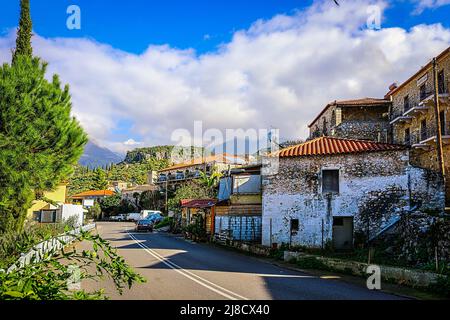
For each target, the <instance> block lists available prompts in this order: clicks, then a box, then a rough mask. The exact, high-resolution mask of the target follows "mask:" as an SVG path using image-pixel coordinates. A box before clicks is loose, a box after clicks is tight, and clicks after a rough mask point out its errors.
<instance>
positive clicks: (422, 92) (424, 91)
mask: <svg viewBox="0 0 450 320" xmlns="http://www.w3.org/2000/svg"><path fill="white" fill-rule="evenodd" d="M426 97H427V86H426V85H425V84H423V85H421V86H420V101H422V100H424V99H425V98H426Z"/></svg>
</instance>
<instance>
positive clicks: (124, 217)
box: [109, 214, 127, 222]
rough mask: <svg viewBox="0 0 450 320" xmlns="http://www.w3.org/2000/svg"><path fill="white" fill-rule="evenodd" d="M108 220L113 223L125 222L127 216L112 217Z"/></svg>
mask: <svg viewBox="0 0 450 320" xmlns="http://www.w3.org/2000/svg"><path fill="white" fill-rule="evenodd" d="M109 219H111V220H113V221H120V222H122V221H126V220H127V215H126V214H119V215H117V216H112V217H110V218H109Z"/></svg>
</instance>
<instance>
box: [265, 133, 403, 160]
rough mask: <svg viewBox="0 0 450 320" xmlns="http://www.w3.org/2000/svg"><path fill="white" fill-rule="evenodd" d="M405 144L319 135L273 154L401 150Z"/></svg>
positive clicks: (283, 155)
mask: <svg viewBox="0 0 450 320" xmlns="http://www.w3.org/2000/svg"><path fill="white" fill-rule="evenodd" d="M405 148H406V147H405V146H401V145H393V144H387V143H379V142H372V141H364V140H352V139H340V138H333V137H320V138H317V139H314V140H311V141H307V142H304V143H301V144H298V145H296V146H292V147H289V148H286V149H282V150H280V151H278V152H276V153H274V154H273V156H279V157H281V158H286V157H301V156H318V155H335V154H346V153H361V152H375V151H390V150H402V149H405Z"/></svg>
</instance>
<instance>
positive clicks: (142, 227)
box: [136, 219, 153, 232]
mask: <svg viewBox="0 0 450 320" xmlns="http://www.w3.org/2000/svg"><path fill="white" fill-rule="evenodd" d="M136 231H137V232H140V231H146V232H152V231H153V222H152V221H150V220H146V219H142V220H139V221H138V222H137V223H136Z"/></svg>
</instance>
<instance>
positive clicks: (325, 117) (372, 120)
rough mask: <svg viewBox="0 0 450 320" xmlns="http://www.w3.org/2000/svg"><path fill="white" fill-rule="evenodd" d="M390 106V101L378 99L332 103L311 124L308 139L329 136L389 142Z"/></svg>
mask: <svg viewBox="0 0 450 320" xmlns="http://www.w3.org/2000/svg"><path fill="white" fill-rule="evenodd" d="M390 105H391V102H390V101H389V100H386V99H376V98H363V99H357V100H346V101H334V102H331V103H329V104H328V105H327V106H326V107H325V108H324V109H323V110H322V112H321V113H320V114H319V115H318V116H317V117H316V118H315V119H314V121H313V122H312V123H311V124H310V125H309V130H310V137H309V138H310V139H314V138H318V137H323V136H326V137H336V138H345V139H359V140H370V141H376V142H387V141H388V140H389V108H390Z"/></svg>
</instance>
